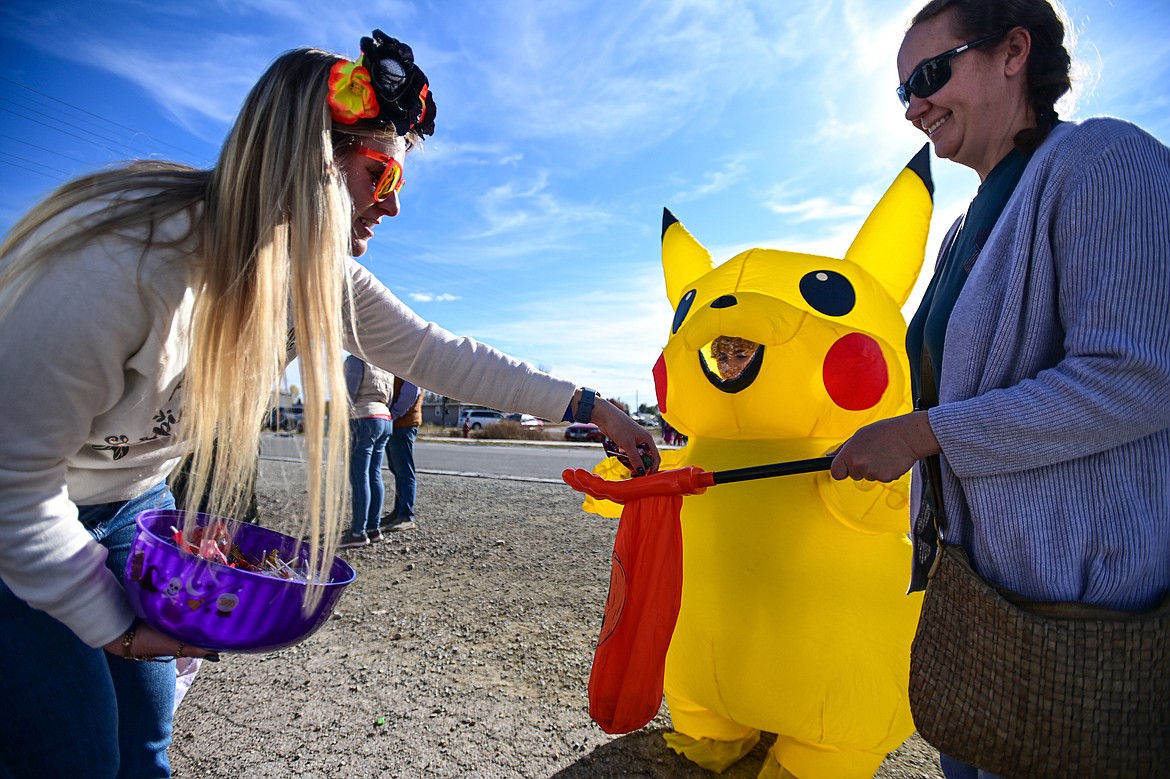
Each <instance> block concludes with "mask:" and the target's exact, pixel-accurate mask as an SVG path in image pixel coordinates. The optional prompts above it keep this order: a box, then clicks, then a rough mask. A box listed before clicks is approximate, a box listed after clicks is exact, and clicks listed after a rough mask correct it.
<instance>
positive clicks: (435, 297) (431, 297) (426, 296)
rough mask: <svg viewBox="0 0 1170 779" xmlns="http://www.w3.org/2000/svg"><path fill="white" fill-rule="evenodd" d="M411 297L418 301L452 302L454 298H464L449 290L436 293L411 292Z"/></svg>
mask: <svg viewBox="0 0 1170 779" xmlns="http://www.w3.org/2000/svg"><path fill="white" fill-rule="evenodd" d="M409 297H410V299H411V300H413V301H415V302H416V303H450V302H451V301H453V300H462V299H463V298H462V297H460V296H459V295H452V294H449V293H447V292H441V293H438V294H435V293H433V292H411V293H410V295H409Z"/></svg>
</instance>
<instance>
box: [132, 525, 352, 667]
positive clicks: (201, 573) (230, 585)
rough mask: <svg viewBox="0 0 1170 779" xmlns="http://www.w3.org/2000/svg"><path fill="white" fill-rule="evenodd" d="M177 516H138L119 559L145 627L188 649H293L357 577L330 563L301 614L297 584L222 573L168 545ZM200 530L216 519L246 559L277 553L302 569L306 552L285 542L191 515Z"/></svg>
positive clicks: (340, 563) (301, 589)
mask: <svg viewBox="0 0 1170 779" xmlns="http://www.w3.org/2000/svg"><path fill="white" fill-rule="evenodd" d="M184 516H185V513H184V512H182V511H176V510H172V509H153V510H150V511H144V512H142V513H141V514H139V515H138V519H137V520H136V522H137V523H138V533H137V534H136V535H135V537H134V542H133V544H131V546H130V557H129V559H128V560H127V561H126V579H125V586H126V597H127V598H128V599H129V601H130V605H131V606H132V607H133V609H134V611H135V612H136V613H137V614H138V616H139V617H141V618H142V619H144V620H146V622H147V624H149V625H150V626H151V627H153V628H155V629H157V630H161V631H162V632H164V633H166V634H168V635H170V636H174V637H175V638H177V639H179V640H180V641H183V642H185V643H188V644H191V645H192V646H198V647H203V648H204V649H212V650H215V651H222V652H271V651H273V650H276V649H282V648H284V647H286V646H292V645H293V644H296V643H299V642H301V641H303V640H305V639H306V638H308V637H309V636H311V635H312V634H313V633H315V632H316V631H317V629H318V628H320V627H321V625H323V624H324V623H325V621H326V620H327V619H329V615H330V614H332V613H333V608H334V606H336V605H337V599H338V598H340V597H341V593H342V592H344V591H345V588H346V587H347V586H349V584H350V582H352V581H353V580H354V579H355V578H357V575H356V574H355V573H354V571H353V568H351V567H350V566H349V564H348V563H346V562H345V561H344V560H341V559H339V558H336V557H335V558H333V565H332V567H331V568H330V570H329V581H328V583H326V584H322V585H320V586H321V587H323V588H324V591H323V592H322V594H321V599H320V601H318V602H317V604H316V605H315V606H314V607H313V609H312V610H311V611H309V612H308V613H306V612H305V611H304V610H303V608H302V603H303V598H304V594H305V589H306V587H307V586H308V585H307V584H306V583H305V582H303V581H298V580H295V579H282V578H280V577H278V576H269V575H267V574H264V573H255V572H252V571H245V570H241V569H239V568H229V567H228V566H226V565H221V564H219V563H213V562H209V561H207V560H204V559H202V558H200V557H197V556H195V555H193V554H190V553H189V552H184V551H182V550H181V549H179V547H178V546H177V545H176V544H175V543H174V541H173V540H172V536H173V531H172V530H171V528H172V527H182V526H183V518H184ZM196 516H197V520H196V521H197V522H198V524H199V526H200V527H203V526H206V525H207V524H208V523H210V522H214V521H217V520H218V521H222V522H224V523H225V524H226V525H227V529H228V532H229V533H230V534H231V538H232V541H233V543H234V544H235V545H236V546H238V547H239V548H240V551H241V552H243V554H244V555H245V556H247V557H248V558H249V559H256V558H261V557H263V555H264V554H265V553H266V552H270V551H272V550H273V549H275V550H276V551H277V554H278V555H279V556H280V559H282V560H285V561H288V562H290V563H293V564H294V565H297V564H299V565H300V567H306V564H305V563H304V561H305V560H306V558H307V556H308V548H307V546H306V545H305V544H303V543H301V542H299V541H297V539H295V538H293V537H292V536H286V535H284V534H283V533H277V532H276V531H274V530H269V529H267V528H263V527H260V526H258V525H249V524H247V523H245V522H239V521H237V520H234V519H223V518H221V517H213V516H211V515H208V514H198V515H196Z"/></svg>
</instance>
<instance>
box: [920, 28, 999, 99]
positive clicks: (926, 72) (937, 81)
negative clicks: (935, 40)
mask: <svg viewBox="0 0 1170 779" xmlns="http://www.w3.org/2000/svg"><path fill="white" fill-rule="evenodd" d="M1003 36H1004V34H1003V33H1002V32H997V33H995V34H994V35H986V36H984V37H982V38H976V39H975V40H973V41H970V42H968V43H964V44H963V45H962V46H956V47H955V48H953V49H951V50H950V51H944V52H943V53H942V54H939V55H938V56H937V57H931V58H930V59H928V60H927V61H926V62H923V63H922V64H921V65H919V66H918V67H916V68H914V71H913V72H912V73H911V74H910V78H908V79H906V83H904V84H901V85H899V86H898V99H899V100H901V101H902V105H903V106H904V107H906V108H909V107H910V96H911V95H913V96H914V97H917V98H926V97H930V96H931V95H933V94H934V93H935V92H937V91H939V90H940V89H942V88H943V87H945V86H946V85H947V82H948V81H950V80H951V60H953V59H954V58H955V57H957V56H959V55H960V54H962V53H963V52H965V51H967V50H968V49H974V48H976V47H977V46H982V45H983V44H985V43H990V42H991V41H995V40H999V39H1000V38H1002V37H1003Z"/></svg>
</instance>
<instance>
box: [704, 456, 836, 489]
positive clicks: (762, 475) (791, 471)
mask: <svg viewBox="0 0 1170 779" xmlns="http://www.w3.org/2000/svg"><path fill="white" fill-rule="evenodd" d="M832 464H833V455H826V456H825V457H814V458H812V459H811V460H794V461H792V462H789V463H772V464H771V465H753V466H752V467H751V468H736V469H734V470H730V471H715V472H713V473H712V474H711V476H712V478H713V479H714V481H715V483H716V484H728V483H730V482H733V481H749V480H751V479H766V478H768V477H770V476H793V475H795V474H798V473H813V472H814V471H827V470H829V466H831V465H832Z"/></svg>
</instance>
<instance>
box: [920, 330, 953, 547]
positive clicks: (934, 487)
mask: <svg viewBox="0 0 1170 779" xmlns="http://www.w3.org/2000/svg"><path fill="white" fill-rule="evenodd" d="M918 386H919V388H920V390H921V392H920V393H919V400H918V407H919V410H920V411H925V410H927V409H931V408H934V407H935V406H937V405H938V388H937V387H936V386H935V383H934V363H933V362H932V361H931V359H930V352H929V351H927V348H926V344H925V343H923V344H922V375H921V376H920V377H919V383H918ZM922 467H923V469H924V470H925V471H926V482H927V487H928V488H929V490H930V504H931V509H932V511H933V514H934V527H935V531H936V533H937V537H938V538H939V539H940V541H941V539H942V532H941V531H942V530H945V529H946V512H945V511H944V510H943V492H942V461H941V460H940V459H939V456H938V455H937V454H932V455H930V456H929V457H924V458H923V460H922Z"/></svg>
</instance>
